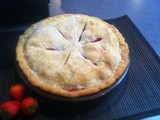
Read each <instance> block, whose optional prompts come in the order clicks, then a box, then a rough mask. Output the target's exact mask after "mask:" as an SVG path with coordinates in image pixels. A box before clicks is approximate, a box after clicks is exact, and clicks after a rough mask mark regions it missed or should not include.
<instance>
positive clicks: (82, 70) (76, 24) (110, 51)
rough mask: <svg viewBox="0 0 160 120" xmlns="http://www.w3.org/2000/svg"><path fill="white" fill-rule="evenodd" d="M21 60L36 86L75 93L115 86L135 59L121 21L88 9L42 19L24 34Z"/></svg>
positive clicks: (20, 44)
mask: <svg viewBox="0 0 160 120" xmlns="http://www.w3.org/2000/svg"><path fill="white" fill-rule="evenodd" d="M16 60H17V62H18V65H19V67H20V69H21V70H22V72H23V74H24V75H25V76H26V77H27V80H28V82H29V83H31V84H32V85H33V86H35V87H37V88H39V89H41V90H43V91H45V92H47V93H49V94H55V95H59V96H65V97H69V98H75V97H79V96H84V95H91V94H95V93H97V92H99V91H101V90H104V89H106V88H108V87H110V86H111V85H112V84H114V83H115V82H116V80H117V79H118V78H119V77H120V76H121V75H122V74H123V72H124V71H125V69H126V68H127V66H128V63H129V48H128V45H127V43H126V42H125V39H124V37H123V36H122V35H121V33H120V32H119V31H118V29H117V28H116V27H114V26H113V25H110V24H109V23H107V22H104V21H103V20H101V19H99V18H97V17H93V16H88V15H82V14H62V15H58V16H54V17H49V18H46V19H44V20H41V21H39V22H37V23H35V24H33V25H32V26H30V27H29V28H28V29H27V30H26V31H25V32H24V34H23V35H21V36H20V37H19V40H18V43H17V47H16Z"/></svg>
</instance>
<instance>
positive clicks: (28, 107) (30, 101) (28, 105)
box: [21, 97, 38, 115]
mask: <svg viewBox="0 0 160 120" xmlns="http://www.w3.org/2000/svg"><path fill="white" fill-rule="evenodd" d="M37 108H38V102H37V100H36V99H35V98H33V97H27V98H24V100H23V101H22V103H21V110H22V112H23V113H24V114H25V115H32V114H34V113H35V112H36V110H37Z"/></svg>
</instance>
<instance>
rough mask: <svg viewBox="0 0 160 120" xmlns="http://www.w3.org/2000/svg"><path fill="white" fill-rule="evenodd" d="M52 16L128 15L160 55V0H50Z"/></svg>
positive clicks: (102, 16)
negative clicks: (74, 14) (69, 14)
mask: <svg viewBox="0 0 160 120" xmlns="http://www.w3.org/2000/svg"><path fill="white" fill-rule="evenodd" d="M49 10H50V16H55V15H58V14H63V13H82V14H87V15H92V16H97V17H99V18H101V19H113V18H117V17H120V16H123V15H128V16H129V17H130V19H131V20H132V21H133V23H134V24H135V25H136V26H137V27H138V29H139V30H140V32H141V33H142V34H143V35H144V37H145V38H146V39H147V41H148V42H149V43H150V45H151V46H152V47H153V48H154V50H155V51H156V53H157V54H158V55H159V56H160V32H159V31H160V14H159V13H160V1H159V0H154V1H152V0H50V7H49Z"/></svg>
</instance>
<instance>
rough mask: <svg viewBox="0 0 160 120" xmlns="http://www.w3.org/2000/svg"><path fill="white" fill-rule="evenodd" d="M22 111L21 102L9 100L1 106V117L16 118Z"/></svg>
mask: <svg viewBox="0 0 160 120" xmlns="http://www.w3.org/2000/svg"><path fill="white" fill-rule="evenodd" d="M19 109H20V102H19V101H16V100H8V101H5V102H3V103H2V104H1V106H0V116H1V117H2V118H3V119H12V118H14V117H15V116H16V115H17V114H18V112H19Z"/></svg>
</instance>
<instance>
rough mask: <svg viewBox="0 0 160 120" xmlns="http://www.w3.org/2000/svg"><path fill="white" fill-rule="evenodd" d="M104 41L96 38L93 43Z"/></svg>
mask: <svg viewBox="0 0 160 120" xmlns="http://www.w3.org/2000/svg"><path fill="white" fill-rule="evenodd" d="M101 40H102V38H96V39H95V40H93V41H91V42H99V41H101Z"/></svg>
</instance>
